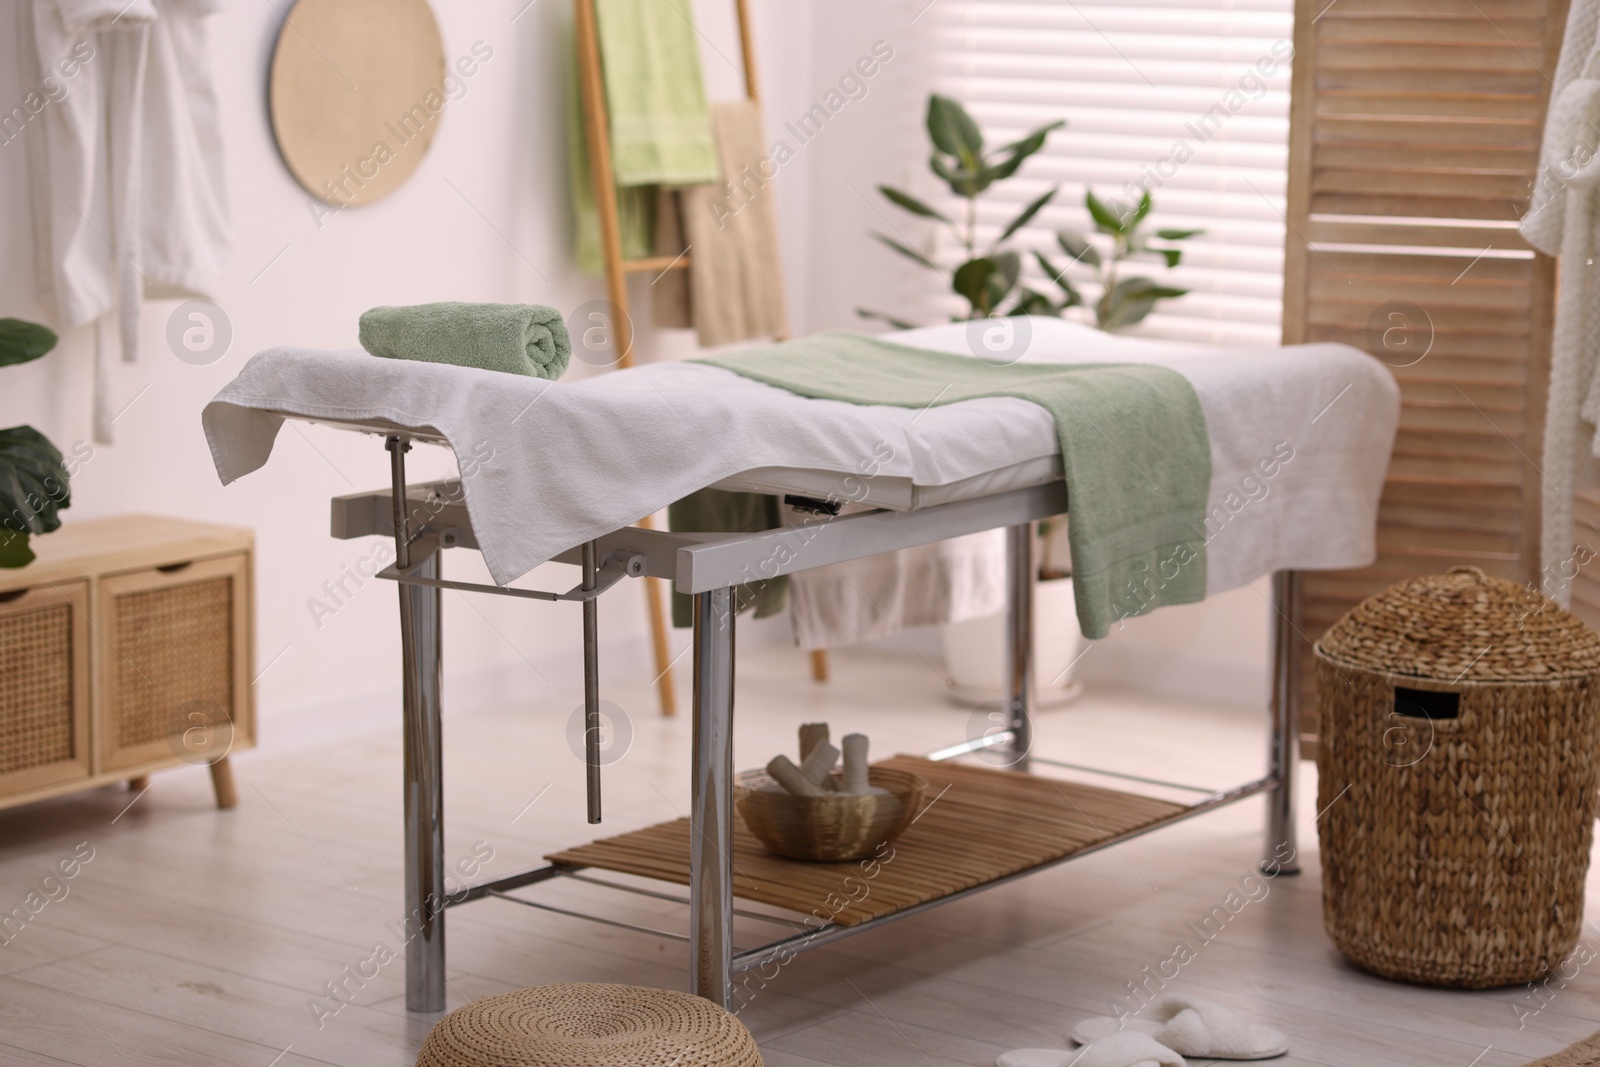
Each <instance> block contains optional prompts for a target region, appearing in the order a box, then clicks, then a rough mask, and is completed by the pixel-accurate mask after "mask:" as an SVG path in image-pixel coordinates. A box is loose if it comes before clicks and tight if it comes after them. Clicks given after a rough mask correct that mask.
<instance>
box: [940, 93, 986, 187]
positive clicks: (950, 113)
mask: <svg viewBox="0 0 1600 1067" xmlns="http://www.w3.org/2000/svg"><path fill="white" fill-rule="evenodd" d="M928 137H929V138H931V139H932V141H933V145H934V147H935V148H937V149H938V150H939V151H941V152H943V153H944V154H945V155H947V156H955V157H956V158H957V159H959V160H960V161H961V165H962V166H963V167H964V168H965V169H967V170H977V169H978V167H979V165H980V164H981V163H982V161H983V133H982V131H980V130H979V129H978V124H977V123H976V122H974V121H972V116H971V115H969V114H967V109H966V108H964V107H962V106H961V105H960V104H958V103H957V102H956V101H954V100H952V99H950V98H949V97H948V96H940V95H939V94H938V93H934V94H933V95H932V96H930V97H928Z"/></svg>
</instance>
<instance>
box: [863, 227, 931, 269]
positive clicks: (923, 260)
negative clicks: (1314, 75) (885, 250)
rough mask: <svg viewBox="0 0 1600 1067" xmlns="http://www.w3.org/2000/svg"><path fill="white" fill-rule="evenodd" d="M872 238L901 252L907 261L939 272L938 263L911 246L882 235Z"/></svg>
mask: <svg viewBox="0 0 1600 1067" xmlns="http://www.w3.org/2000/svg"><path fill="white" fill-rule="evenodd" d="M872 236H874V237H876V238H877V239H878V240H880V241H882V242H883V243H884V244H886V245H888V246H889V247H890V248H892V249H894V250H895V251H896V252H899V253H900V254H901V255H902V256H905V257H906V258H907V259H909V260H911V261H912V262H914V263H919V264H921V265H922V266H924V267H927V268H928V269H929V270H934V271H937V270H939V265H938V264H937V263H935V262H934V261H933V260H931V259H929V258H928V257H927V256H925V255H923V254H922V253H921V252H918V251H917V250H916V249H915V248H912V247H911V246H910V245H908V244H902V243H901V242H899V241H896V240H895V239H894V238H893V237H886V236H884V235H883V234H881V233H875V234H873V235H872ZM939 273H941V274H943V273H944V272H943V271H939Z"/></svg>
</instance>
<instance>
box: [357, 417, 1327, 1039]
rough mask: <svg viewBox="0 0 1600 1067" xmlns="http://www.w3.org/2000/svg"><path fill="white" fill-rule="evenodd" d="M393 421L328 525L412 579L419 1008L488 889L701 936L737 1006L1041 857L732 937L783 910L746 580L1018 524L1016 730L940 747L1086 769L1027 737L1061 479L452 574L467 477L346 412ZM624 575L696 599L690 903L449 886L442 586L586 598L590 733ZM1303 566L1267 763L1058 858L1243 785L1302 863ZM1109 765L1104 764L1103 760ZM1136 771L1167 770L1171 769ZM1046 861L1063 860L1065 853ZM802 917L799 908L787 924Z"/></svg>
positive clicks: (1275, 683) (602, 542)
mask: <svg viewBox="0 0 1600 1067" xmlns="http://www.w3.org/2000/svg"><path fill="white" fill-rule="evenodd" d="M346 425H347V426H348V428H351V429H360V430H363V431H365V432H368V433H371V432H374V431H375V430H376V431H378V432H381V433H384V434H385V435H386V437H387V447H388V449H389V452H390V454H391V467H390V474H391V487H390V489H389V490H387V491H381V492H373V493H359V494H354V495H352V496H346V497H338V498H335V499H334V501H333V535H334V536H335V537H361V536H370V535H373V534H381V535H392V536H393V537H394V541H395V563H394V566H393V567H391V568H389V569H388V570H387V571H385V572H383V573H382V575H381V576H382V577H386V578H391V579H393V580H395V581H397V582H398V583H399V590H400V633H401V644H402V660H403V667H402V669H403V671H404V698H403V706H404V720H403V724H404V725H403V730H404V768H405V769H404V805H405V907H406V925H407V927H408V928H410V929H413V930H414V931H415V936H413V937H412V938H411V939H410V940H409V941H408V942H407V945H406V1008H407V1010H409V1011H417V1012H438V1011H442V1010H443V1009H444V1006H445V923H444V918H445V910H446V909H447V908H449V907H453V906H455V905H459V904H464V903H467V902H469V901H473V900H480V899H483V898H485V897H496V898H499V899H504V900H508V901H514V902H516V903H518V904H523V905H526V906H529V907H535V908H540V909H542V910H545V911H550V912H555V913H558V914H564V915H571V916H574V917H578V918H585V919H591V920H595V921H600V922H605V923H609V924H610V925H615V926H622V927H625V928H629V929H636V930H641V931H644V932H647V933H650V934H653V935H657V936H666V937H671V938H676V939H679V940H686V941H687V942H688V943H689V948H690V986H691V988H692V989H693V991H694V992H696V993H698V994H699V995H701V996H704V997H707V998H709V999H711V1000H713V1001H715V1002H717V1003H719V1004H722V1005H724V1006H726V1007H732V1006H733V1003H734V987H733V983H734V976H735V975H736V974H738V973H740V972H744V971H748V970H750V969H752V968H755V967H759V966H762V965H764V964H767V963H770V962H772V961H773V960H781V959H786V958H788V957H789V956H791V955H793V954H794V953H795V952H799V951H802V950H804V949H808V948H815V947H818V946H820V945H824V944H827V943H829V942H831V941H835V940H838V939H839V938H842V937H846V936H849V935H852V934H856V933H861V932H863V931H865V930H869V929H873V928H875V927H876V926H878V925H881V924H882V923H885V922H892V921H894V920H896V919H901V918H905V917H906V916H908V915H914V914H918V913H920V912H923V911H926V910H928V909H930V908H932V907H936V906H938V905H939V904H943V903H947V902H948V901H951V900H956V899H960V898H961V897H965V896H969V895H971V894H972V893H975V892H979V891H981V890H983V889H987V888H989V887H990V886H992V885H998V884H1000V883H1001V882H1007V881H1011V880H1013V879H1015V878H1019V877H1021V876H1022V875H1025V874H1031V873H1033V872H1034V871H1037V870H1040V869H1042V867H1034V868H1030V869H1029V870H1027V871H1022V872H1019V873H1017V874H1014V875H1010V876H1008V877H1006V878H1002V879H999V880H997V881H994V882H989V883H985V884H984V885H981V886H975V887H973V888H971V889H968V890H965V891H963V892H961V893H958V894H954V895H952V896H948V897H943V898H940V899H938V900H934V901H929V902H927V903H925V904H921V905H918V906H916V907H913V908H907V909H904V910H901V911H898V912H894V913H892V914H889V915H885V916H882V917H880V918H877V919H874V920H870V921H867V922H863V923H859V924H855V925H851V926H840V925H837V924H832V923H828V924H825V925H823V926H821V927H820V928H811V927H807V928H805V929H798V930H795V931H794V932H792V933H791V934H790V935H789V936H786V937H784V938H781V939H780V940H777V941H774V942H771V943H770V944H766V945H762V946H760V947H758V948H754V949H750V950H746V951H743V952H738V951H736V950H735V948H734V944H733V918H734V915H735V914H740V915H747V916H749V917H750V918H753V919H759V920H763V921H769V922H778V923H784V922H785V920H782V919H780V918H778V917H777V916H773V915H766V914H763V913H760V912H747V911H740V910H738V909H736V908H735V907H734V903H733V882H732V878H733V869H732V855H733V820H734V809H733V690H734V616H735V607H736V605H735V603H734V597H735V592H734V590H735V587H737V586H739V585H742V584H745V583H747V582H751V581H755V580H757V579H761V578H774V577H777V576H779V575H783V574H792V573H795V572H797V571H803V570H809V569H811V568H814V567H821V566H825V565H827V564H829V563H838V562H842V561H845V560H851V559H859V558H861V557H863V556H870V555H875V554H877V553H880V552H888V551H892V550H894V549H899V548H909V547H912V546H915V545H921V544H929V543H932V542H935V541H942V540H945V539H947V538H952V537H960V536H963V535H965V534H970V533H978V532H980V531H983V530H990V529H995V528H997V527H1002V526H1003V527H1006V529H1007V540H1006V546H1007V553H1006V560H1007V588H1008V591H1009V597H1008V600H1009V604H1008V610H1007V627H1006V633H1007V649H1008V652H1007V655H1008V662H1009V670H1008V675H1009V689H1010V693H1009V699H1008V703H1007V707H1008V714H1009V719H1010V722H1009V724H1008V728H1007V729H1005V730H1001V731H996V732H994V733H992V734H989V735H986V736H985V737H983V738H980V739H978V740H975V741H970V742H966V743H962V744H958V745H953V746H950V747H948V748H944V749H940V750H938V751H937V752H934V753H932V754H931V755H930V758H933V759H950V758H955V757H958V756H962V755H967V754H971V753H974V752H977V751H980V750H982V749H985V748H992V747H1005V748H1008V749H1009V750H1010V753H1011V755H1012V762H1011V765H1012V766H1014V767H1017V768H1018V769H1023V770H1026V769H1028V766H1029V764H1030V763H1033V764H1043V765H1050V766H1057V767H1064V768H1070V769H1074V770H1091V771H1094V770H1095V769H1094V768H1084V767H1078V766H1077V765H1074V764H1067V763H1061V762H1059V761H1056V760H1048V759H1045V758H1043V757H1041V756H1038V755H1036V754H1034V753H1032V752H1031V751H1030V749H1031V747H1032V737H1033V732H1032V721H1033V712H1034V709H1033V690H1034V684H1033V683H1034V678H1033V671H1034V666H1033V662H1032V655H1031V651H1032V640H1031V626H1032V596H1033V580H1032V575H1033V561H1032V558H1031V556H1032V533H1031V523H1032V522H1033V521H1035V520H1037V519H1043V518H1048V517H1050V516H1053V515H1060V514H1063V513H1065V512H1066V511H1067V499H1066V489H1065V486H1064V485H1063V484H1062V483H1060V482H1056V483H1053V484H1050V485H1043V486H1035V487H1032V488H1025V489H1016V490H1011V491H1009V492H1005V493H1000V494H997V495H994V496H988V497H982V498H978V499H974V500H964V501H957V502H954V503H950V504H943V505H940V506H937V507H931V508H926V509H923V510H920V511H912V512H892V511H881V510H880V511H868V512H863V513H859V514H854V515H849V516H843V517H837V518H835V517H818V519H817V521H816V522H814V523H812V524H810V525H802V526H797V527H785V528H781V529H777V530H769V531H765V532H762V533H755V534H732V535H718V534H711V535H704V534H672V533H666V532H662V531H655V530H642V529H637V528H633V527H628V528H625V529H621V530H616V531H613V532H612V533H610V534H606V535H604V536H602V537H600V538H597V539H596V540H595V541H592V542H589V543H588V544H585V545H580V546H576V547H574V548H573V549H571V550H569V551H568V552H566V553H563V554H562V555H560V556H558V557H556V558H557V560H558V561H561V562H566V563H574V564H578V565H580V566H581V567H582V568H583V582H582V584H581V585H579V586H577V587H575V588H574V589H572V590H570V591H568V592H566V593H553V592H545V591H541V590H531V589H522V588H514V587H499V586H486V585H480V584H474V583H468V582H451V581H446V580H444V579H443V578H442V577H441V574H440V556H441V555H442V550H443V549H444V548H449V547H463V548H476V547H477V542H476V540H475V537H474V535H473V531H472V528H471V522H470V520H469V518H468V516H467V513H466V508H465V507H464V505H463V504H462V503H460V502H459V501H460V500H461V499H462V498H461V496H460V492H459V490H460V485H459V483H457V482H441V483H433V484H429V485H420V486H409V485H408V484H407V482H406V473H405V453H406V451H407V449H408V448H409V442H410V440H438V438H437V437H435V436H433V435H431V434H428V433H426V432H423V433H418V432H415V431H401V430H400V429H399V428H396V427H393V426H390V425H382V426H379V425H349V424H346ZM624 575H627V576H633V577H641V576H651V577H658V578H665V579H669V580H671V581H673V582H674V584H675V586H676V588H677V590H678V591H679V592H682V593H686V594H690V595H691V596H692V597H693V619H694V638H693V641H694V644H693V656H694V718H693V726H692V731H693V751H692V770H691V775H692V788H691V801H690V812H689V818H690V823H691V846H690V847H691V855H690V885H689V897H688V899H687V901H684V900H682V899H681V898H680V897H676V896H673V895H671V894H664V893H657V892H652V891H650V890H645V889H640V888H638V887H634V886H628V885H622V884H618V883H616V882H613V881H608V880H602V879H595V878H590V877H588V876H586V875H583V874H581V873H580V871H581V868H578V869H573V868H565V867H557V866H553V865H551V866H544V867H538V868H534V869H532V870H528V871H522V872H519V873H517V874H512V875H508V876H505V877H501V878H497V879H494V880H492V881H490V882H485V883H481V884H478V885H473V886H469V887H467V888H464V889H460V890H456V891H454V892H451V891H449V890H447V889H446V885H445V876H444V790H443V749H442V739H441V731H440V700H441V693H440V676H441V668H442V663H443V647H442V644H441V633H440V626H441V618H440V595H441V590H442V589H446V588H448V589H458V590H464V591H473V592H485V593H492V594H496V595H504V596H520V597H526V598H531V599H541V600H577V601H580V602H581V603H582V604H583V607H584V644H585V662H584V668H585V669H584V674H585V681H586V687H585V689H586V700H585V707H586V711H587V714H588V718H589V722H588V725H589V727H590V729H589V730H588V731H587V734H588V736H589V738H590V739H591V742H592V739H593V738H594V736H595V733H596V731H595V730H594V726H595V721H594V720H595V716H596V715H597V714H598V711H597V706H596V696H595V689H596V686H595V680H596V671H595V634H596V629H597V621H596V613H595V609H596V600H597V598H598V597H599V596H600V594H601V593H603V592H604V591H605V589H606V588H609V586H610V585H611V584H614V583H615V582H616V581H618V580H619V579H620V578H621V577H623V576H624ZM1298 585H1299V583H1298V581H1297V579H1296V575H1295V574H1294V573H1293V572H1289V571H1280V572H1278V573H1277V574H1275V575H1274V576H1273V610H1274V620H1273V623H1274V633H1273V680H1272V697H1271V708H1270V718H1271V740H1270V744H1269V753H1268V766H1267V773H1266V775H1265V776H1263V777H1261V778H1259V779H1256V780H1254V781H1251V782H1246V783H1244V784H1241V785H1238V786H1234V787H1231V788H1227V789H1220V790H1207V789H1199V788H1197V787H1189V786H1176V787H1177V788H1185V789H1194V791H1196V792H1199V793H1202V795H1201V796H1200V797H1199V798H1198V799H1197V800H1196V801H1194V802H1193V803H1191V804H1189V805H1187V806H1185V807H1184V808H1183V809H1182V810H1181V811H1180V812H1179V813H1178V814H1176V815H1174V816H1172V817H1169V818H1166V819H1162V820H1159V821H1158V822H1156V823H1153V824H1151V825H1148V826H1145V827H1142V828H1141V829H1139V830H1137V831H1134V832H1132V833H1128V834H1125V835H1122V836H1120V837H1116V838H1112V839H1110V840H1107V841H1103V842H1101V843H1099V844H1098V845H1096V846H1093V847H1092V848H1090V849H1087V850H1083V851H1079V852H1076V853H1073V854H1072V855H1071V856H1067V857H1063V859H1062V860H1058V861H1055V862H1056V863H1059V862H1065V861H1066V860H1068V859H1072V858H1075V857H1076V856H1079V855H1083V854H1085V852H1087V851H1095V850H1097V849H1100V848H1107V847H1111V846H1113V845H1115V844H1117V843H1118V842H1120V841H1122V840H1125V839H1127V838H1129V837H1133V836H1137V835H1138V834H1143V833H1147V832H1149V831H1150V830H1153V829H1157V828H1159V827H1161V826H1166V825H1168V824H1170V823H1172V822H1176V821H1179V820H1181V819H1185V818H1191V817H1193V816H1195V815H1199V814H1202V813H1204V812H1207V811H1210V810H1212V809H1214V808H1217V807H1220V806H1222V805H1224V804H1231V803H1234V802H1236V801H1239V800H1243V799H1245V798H1246V797H1251V796H1255V795H1257V794H1262V793H1264V794H1267V826H1266V843H1265V850H1264V853H1263V860H1262V866H1263V869H1265V870H1267V871H1268V872H1269V873H1271V874H1292V873H1297V872H1298V868H1297V867H1296V866H1295V863H1294V859H1293V857H1294V856H1295V855H1296V851H1295V849H1296V845H1295V803H1294V778H1295V765H1296V761H1297V760H1298V741H1299V710H1300V709H1299V693H1298V691H1297V689H1296V687H1295V685H1294V679H1295V677H1296V672H1295V669H1294V668H1295V666H1296V664H1295V658H1296V657H1297V656H1298V655H1299V642H1298V641H1297V640H1296V636H1297V635H1296V633H1295V631H1294V626H1293V623H1292V621H1291V620H1292V618H1293V615H1294V611H1295V608H1296V601H1297V598H1298V596H1299V588H1298ZM587 762H588V773H589V778H588V784H589V803H590V821H591V822H597V821H599V818H598V815H599V811H598V805H599V780H598V777H597V776H596V772H597V770H598V751H597V749H595V748H593V747H591V749H590V752H589V758H588V761H587ZM1095 773H1099V774H1107V773H1109V772H1104V771H1095ZM1113 777H1122V778H1132V779H1134V780H1137V781H1144V782H1149V783H1151V784H1157V785H1163V786H1175V785H1176V784H1175V783H1169V782H1158V781H1154V780H1151V779H1141V778H1137V776H1131V775H1113ZM1043 866H1054V863H1051V864H1045V865H1043ZM556 877H568V878H576V879H579V880H581V881H587V882H591V883H593V884H596V885H600V886H606V887H608V888H611V889H615V890H622V891H627V892H634V893H643V894H644V895H646V896H653V897H657V898H661V899H667V900H676V901H678V902H680V903H686V904H687V905H688V907H689V912H690V928H689V934H688V936H687V937H684V935H681V934H674V933H671V932H669V931H662V930H654V929H648V928H645V927H639V926H634V925H633V924H630V923H625V922H619V921H617V920H610V919H604V918H600V917H598V916H594V915H589V914H586V913H582V912H577V911H571V910H568V909H564V908H559V907H556V906H554V905H550V904H545V903H540V902H536V901H532V900H529V899H526V898H523V897H516V896H511V895H509V894H510V892H511V891H512V890H514V889H518V888H522V887H524V886H529V885H533V884H535V883H538V882H543V881H547V880H549V879H552V878H556ZM787 925H789V926H790V927H791V928H793V927H795V926H796V925H797V924H795V923H787Z"/></svg>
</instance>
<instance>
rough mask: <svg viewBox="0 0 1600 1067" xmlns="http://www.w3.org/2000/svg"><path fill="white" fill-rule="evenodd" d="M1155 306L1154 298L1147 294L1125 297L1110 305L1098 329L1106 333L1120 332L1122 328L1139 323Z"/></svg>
mask: <svg viewBox="0 0 1600 1067" xmlns="http://www.w3.org/2000/svg"><path fill="white" fill-rule="evenodd" d="M1155 306H1156V298H1155V297H1153V296H1151V295H1150V294H1149V293H1139V294H1136V295H1134V296H1130V297H1127V298H1126V299H1124V300H1121V301H1118V302H1116V303H1114V304H1112V305H1111V307H1110V309H1109V310H1108V311H1107V312H1106V314H1105V317H1104V318H1103V319H1102V320H1101V322H1100V328H1101V329H1102V330H1105V331H1106V332H1107V333H1110V332H1112V331H1113V330H1120V329H1122V328H1123V327H1124V326H1132V325H1133V324H1134V323H1137V322H1140V321H1142V320H1143V319H1144V317H1145V316H1146V315H1149V314H1150V312H1151V310H1152V309H1154V308H1155Z"/></svg>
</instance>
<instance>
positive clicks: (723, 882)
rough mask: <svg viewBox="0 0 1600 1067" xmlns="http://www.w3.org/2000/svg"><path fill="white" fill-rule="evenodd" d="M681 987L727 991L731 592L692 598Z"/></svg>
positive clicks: (726, 995) (724, 997) (713, 996)
mask: <svg viewBox="0 0 1600 1067" xmlns="http://www.w3.org/2000/svg"><path fill="white" fill-rule="evenodd" d="M691 776H692V781H691V787H690V788H691V796H690V800H689V826H690V844H689V912H690V923H691V926H690V930H689V980H690V984H691V986H692V987H693V990H694V992H695V993H697V994H699V995H700V996H702V997H705V998H707V999H708V1000H711V1001H714V1002H715V1003H717V1004H720V1005H722V1006H723V1007H725V1008H728V1007H731V1001H732V987H733V590H732V589H716V590H713V591H711V592H709V593H697V594H695V598H694V766H693V769H692V771H691Z"/></svg>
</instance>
